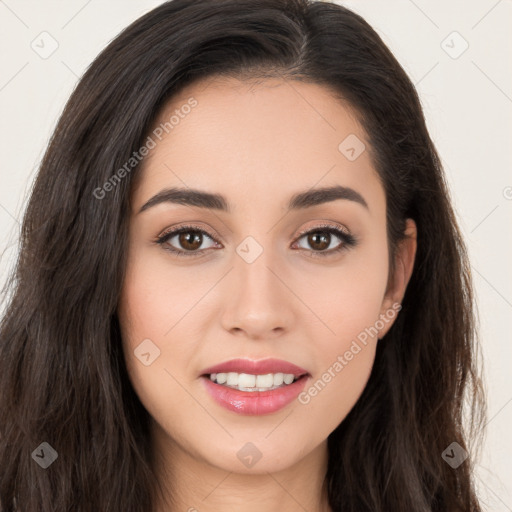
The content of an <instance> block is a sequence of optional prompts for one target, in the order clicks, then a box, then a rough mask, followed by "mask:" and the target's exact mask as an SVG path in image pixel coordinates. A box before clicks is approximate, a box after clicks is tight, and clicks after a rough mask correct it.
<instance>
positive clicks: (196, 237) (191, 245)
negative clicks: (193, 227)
mask: <svg viewBox="0 0 512 512" xmlns="http://www.w3.org/2000/svg"><path fill="white" fill-rule="evenodd" d="M180 244H181V246H182V247H183V248H185V249H187V250H190V251H193V250H194V249H197V248H199V247H201V233H199V232H197V231H188V232H186V233H181V234H180Z"/></svg>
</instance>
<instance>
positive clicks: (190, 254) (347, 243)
mask: <svg viewBox="0 0 512 512" xmlns="http://www.w3.org/2000/svg"><path fill="white" fill-rule="evenodd" d="M189 232H196V233H197V232H198V233H201V234H203V235H207V236H208V237H209V238H210V239H212V240H213V241H214V242H216V243H218V242H217V240H216V239H215V237H213V236H212V235H211V234H210V233H208V232H207V231H205V230H204V229H202V228H200V227H198V226H194V225H187V226H181V227H179V228H177V229H174V230H172V231H168V232H167V233H164V234H162V235H161V236H159V237H158V238H157V239H156V240H155V243H157V244H159V245H163V244H165V243H166V242H167V241H168V240H170V239H171V238H173V237H175V236H176V235H180V234H181V233H189ZM311 233H329V234H331V235H335V236H337V237H338V238H339V239H340V240H341V243H340V245H339V246H338V247H337V248H336V249H330V250H329V251H313V250H312V251H311V255H310V257H313V258H317V257H318V258H327V257H329V256H333V255H334V254H338V253H339V252H341V251H343V250H347V249H349V248H350V247H354V246H356V245H357V239H356V237H355V236H354V235H351V234H350V233H347V232H346V231H344V230H342V229H340V228H337V227H334V226H333V225H330V224H322V225H319V226H315V227H314V228H312V229H307V230H304V231H301V232H300V233H299V235H298V237H297V239H296V240H295V241H296V242H297V241H299V240H300V239H301V238H303V237H304V236H305V235H308V234H311ZM294 243H295V242H294ZM163 249H164V250H166V251H169V252H171V253H173V254H175V255H176V256H178V257H185V258H195V257H199V256H201V252H203V251H205V250H207V249H203V251H182V250H179V249H176V248H174V247H172V246H171V245H169V246H168V247H163ZM303 250H307V249H303Z"/></svg>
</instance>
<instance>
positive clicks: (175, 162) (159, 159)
mask: <svg viewBox="0 0 512 512" xmlns="http://www.w3.org/2000/svg"><path fill="white" fill-rule="evenodd" d="M155 134H156V135H155ZM150 136H151V137H152V138H153V139H154V141H155V147H154V148H153V149H152V150H151V151H150V152H149V154H148V156H147V157H146V158H145V159H144V161H143V164H142V168H141V170H140V171H141V173H142V175H141V176H140V178H141V179H140V182H139V186H138V187H137V193H136V199H135V203H136V205H135V208H137V206H139V207H140V206H141V204H142V203H143V201H144V200H145V199H146V200H147V198H148V196H149V195H150V194H155V193H157V192H158V191H159V190H160V189H162V188H164V187H170V186H180V187H190V188H196V189H206V190H211V191H222V193H223V195H225V196H227V197H228V199H229V201H230V206H232V209H233V210H234V211H236V209H237V208H238V207H241V206H242V205H243V204H244V202H245V201H247V200H249V199H251V198H259V199H263V200H265V199H268V200H271V199H272V200H273V199H275V200H276V201H278V202H279V203H282V202H284V201H285V200H286V201H287V200H288V199H289V197H290V196H291V195H293V193H294V192H296V191H298V190H304V189H308V188H313V187H315V188H316V187H325V186H332V185H335V184H339V185H342V186H346V187H351V188H354V189H356V190H358V191H359V192H361V193H362V194H364V195H365V196H366V195H370V196H375V195H380V198H378V199H379V200H380V201H382V200H383V197H382V196H383V190H382V187H381V186H380V180H379V178H378V175H377V173H376V171H375V169H374V167H373V165H372V162H371V159H370V155H369V151H367V150H365V149H364V148H365V146H366V148H368V141H367V137H366V134H365V132H364V130H363V129H362V127H361V125H360V123H359V122H358V120H357V116H356V114H355V112H354V110H353V109H351V108H350V106H349V105H348V104H346V103H344V102H342V101H340V100H339V99H337V98H335V97H334V95H333V94H332V92H331V91H330V90H329V89H328V88H326V87H324V86H321V85H318V84H313V83H305V82H299V81H291V80H289V79H267V80H262V81H251V82H246V81H240V80H238V79H234V78H225V77H220V78H219V77H217V78H213V79H212V78H210V79H207V80H203V81H200V82H196V83H194V84H192V85H190V86H188V87H186V88H185V89H183V90H182V91H181V92H180V93H179V94H178V95H176V96H175V97H174V98H173V99H172V100H171V101H170V102H169V103H168V104H167V105H166V106H165V107H164V108H163V109H162V110H161V112H160V113H159V115H158V117H157V119H156V121H155V123H154V128H153V130H152V132H151V133H150ZM347 141H348V142H347ZM349 146H351V147H349ZM347 149H349V150H351V149H354V151H355V152H356V154H355V156H356V158H353V157H354V151H352V152H349V153H348V154H347V152H346V151H347ZM349 157H350V158H349ZM281 196H282V199H281ZM375 200H376V198H375V197H374V201H375ZM260 204H261V203H260Z"/></svg>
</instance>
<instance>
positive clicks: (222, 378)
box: [210, 372, 295, 391]
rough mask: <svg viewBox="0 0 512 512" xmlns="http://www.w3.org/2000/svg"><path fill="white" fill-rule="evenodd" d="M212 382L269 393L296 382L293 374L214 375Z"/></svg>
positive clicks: (234, 373)
mask: <svg viewBox="0 0 512 512" xmlns="http://www.w3.org/2000/svg"><path fill="white" fill-rule="evenodd" d="M210 380H211V381H213V382H217V384H223V385H225V386H229V387H232V388H236V389H239V390H240V391H269V390H271V389H276V388H278V387H280V386H282V385H283V384H284V385H288V384H291V383H292V382H293V381H294V380H295V376H294V375H293V373H267V374H265V375H252V374H250V373H236V372H227V373H212V374H211V375H210Z"/></svg>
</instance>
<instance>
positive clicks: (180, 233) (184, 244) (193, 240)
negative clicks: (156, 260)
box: [156, 226, 219, 256]
mask: <svg viewBox="0 0 512 512" xmlns="http://www.w3.org/2000/svg"><path fill="white" fill-rule="evenodd" d="M208 239H209V240H211V242H212V243H211V244H210V245H209V246H207V247H204V246H203V245H204V243H205V242H206V241H208ZM156 242H157V243H158V244H160V245H162V246H163V248H164V249H165V250H166V251H169V252H172V253H174V254H176V255H177V256H200V255H201V254H202V253H203V252H205V251H206V250H207V249H210V248H212V247H214V246H215V245H219V244H218V243H217V241H216V240H215V239H214V238H213V236H211V235H210V234H208V233H207V232H206V231H204V230H203V229H199V228H197V227H194V226H182V227H180V228H178V229H174V230H172V231H169V232H168V233H164V234H163V235H162V236H160V237H159V238H158V239H157V240H156Z"/></svg>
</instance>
